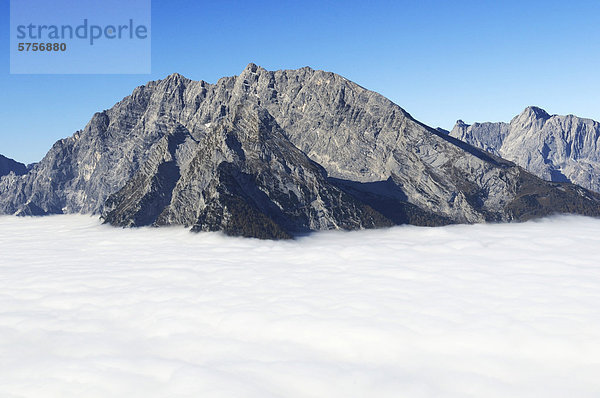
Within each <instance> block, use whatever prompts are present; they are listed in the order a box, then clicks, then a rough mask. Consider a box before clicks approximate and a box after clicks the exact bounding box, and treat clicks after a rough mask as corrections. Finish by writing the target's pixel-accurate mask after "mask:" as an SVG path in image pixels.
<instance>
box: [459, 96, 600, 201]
mask: <svg viewBox="0 0 600 398" xmlns="http://www.w3.org/2000/svg"><path fill="white" fill-rule="evenodd" d="M450 135H451V136H453V137H456V138H458V139H460V140H462V141H465V142H467V143H469V144H471V145H474V146H477V147H479V148H482V149H485V150H486V151H488V152H491V153H493V154H495V155H497V156H501V157H503V158H505V159H508V160H510V161H513V162H515V163H516V164H518V165H519V166H521V167H523V168H525V169H526V170H527V171H529V172H531V173H533V174H535V175H537V176H538V177H540V178H543V179H544V180H549V181H557V182H572V183H574V184H577V185H581V186H582V187H585V188H588V189H591V190H594V191H596V192H600V123H598V122H596V121H594V120H591V119H583V118H580V117H577V116H573V115H567V116H559V115H552V116H551V115H549V114H548V113H547V112H546V111H545V110H543V109H541V108H538V107H535V106H530V107H528V108H526V109H525V110H524V111H523V112H521V114H520V115H517V116H515V117H514V118H513V119H512V120H511V121H510V123H503V122H499V123H474V124H472V125H468V124H465V123H464V122H462V121H461V120H459V121H458V122H456V125H455V126H454V128H453V129H452V131H451V132H450Z"/></svg>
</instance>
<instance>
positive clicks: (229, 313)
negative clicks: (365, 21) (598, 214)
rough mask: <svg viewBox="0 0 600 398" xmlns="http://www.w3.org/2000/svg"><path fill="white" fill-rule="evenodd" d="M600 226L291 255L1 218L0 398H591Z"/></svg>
mask: <svg viewBox="0 0 600 398" xmlns="http://www.w3.org/2000/svg"><path fill="white" fill-rule="evenodd" d="M599 249H600V220H596V219H590V218H582V217H558V218H552V219H546V220H542V221H537V222H529V223H525V224H504V225H472V226H464V225H462V226H450V227H443V228H419V227H396V228H392V229H387V230H377V231H360V232H351V233H343V232H326V233H318V234H314V235H312V236H309V237H306V238H301V239H299V240H296V241H291V242H272V241H257V240H252V239H237V238H226V237H223V236H222V235H220V234H215V233H202V234H192V233H189V232H187V231H185V230H183V229H180V228H165V229H150V228H145V229H134V230H124V229H117V228H112V227H109V226H103V225H100V224H99V222H98V220H97V219H95V218H90V217H87V216H53V217H45V218H14V217H0V396H1V397H7V398H9V397H61V398H70V397H77V398H79V397H102V398H106V397H127V398H132V397H144V398H147V397H211V398H212V397H231V398H234V397H235V398H244V397H249V398H254V397H256V398H259V397H260V398H270V397H285V398H294V397H328V398H331V397H344V398H346V397H394V398H396V397H486V398H493V397H502V398H505V397H544V398H551V397H578V398H583V397H598V396H600V377H599V375H600V250H599Z"/></svg>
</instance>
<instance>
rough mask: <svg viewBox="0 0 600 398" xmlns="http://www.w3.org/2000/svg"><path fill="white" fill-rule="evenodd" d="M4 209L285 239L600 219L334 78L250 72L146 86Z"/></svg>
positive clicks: (4, 196)
mask: <svg viewBox="0 0 600 398" xmlns="http://www.w3.org/2000/svg"><path fill="white" fill-rule="evenodd" d="M0 212H2V213H8V214H20V215H43V214H55V213H75V212H81V213H93V214H100V215H101V216H102V217H103V219H104V220H105V221H106V222H108V223H110V224H114V225H119V226H141V225H154V226H159V225H185V226H188V227H191V228H192V229H193V230H209V231H214V230H223V231H225V232H226V233H228V234H231V235H242V236H253V237H260V238H286V237H290V236H294V235H296V234H301V233H305V232H308V231H315V230H324V229H359V228H374V227H381V226H387V225H392V224H402V223H410V224H416V225H444V224H449V223H465V222H467V223H470V222H483V221H513V220H526V219H529V218H532V217H538V216H544V215H548V214H552V213H557V212H567V213H579V214H587V215H599V213H600V195H597V194H594V193H592V192H589V191H587V190H585V189H583V188H581V187H577V186H574V185H571V184H568V183H550V182H546V181H543V180H541V179H539V178H537V177H535V176H533V175H531V174H529V173H527V172H526V171H524V170H523V169H522V168H520V167H518V166H516V165H515V164H514V163H511V162H509V161H506V160H504V159H502V158H500V157H497V156H495V155H493V154H490V153H487V152H485V151H483V150H481V149H478V148H475V147H473V146H471V145H468V144H466V143H464V142H462V141H460V140H458V139H456V138H454V137H451V136H449V135H448V134H446V133H445V132H443V131H440V130H436V129H432V128H430V127H428V126H426V125H424V124H423V123H421V122H419V121H417V120H415V119H413V118H412V117H411V116H410V114H408V113H407V112H406V111H404V110H403V109H402V108H400V107H399V106H398V105H396V104H394V103H392V102H391V101H389V100H388V99H386V98H385V97H383V96H381V95H380V94H377V93H375V92H372V91H369V90H366V89H364V88H363V87H361V86H359V85H357V84H355V83H353V82H351V81H349V80H347V79H345V78H343V77H341V76H339V75H336V74H334V73H330V72H324V71H317V70H313V69H311V68H308V67H305V68H301V69H298V70H279V71H274V72H272V71H267V70H265V69H263V68H261V67H259V66H257V65H254V64H249V65H248V66H247V67H246V68H245V69H244V70H243V71H242V73H241V74H240V75H239V76H232V77H225V78H222V79H220V80H219V81H218V82H217V83H216V84H209V83H207V82H204V81H192V80H189V79H186V78H184V77H183V76H181V75H179V74H172V75H170V76H168V77H167V78H165V79H163V80H159V81H152V82H149V83H148V84H146V85H144V86H140V87H138V88H136V89H135V90H134V91H133V93H132V94H131V95H130V96H128V97H126V98H124V99H123V100H122V101H120V102H119V103H117V104H116V105H115V106H113V107H112V108H111V109H109V110H105V111H103V112H99V113H97V114H95V115H94V116H93V117H92V119H91V121H90V122H89V123H88V125H87V126H86V127H85V128H84V129H83V130H81V131H78V132H76V133H75V134H74V135H73V136H71V137H69V138H66V139H63V140H60V141H58V142H57V143H56V144H54V146H53V147H52V148H51V149H50V151H49V152H48V154H47V155H46V156H45V157H44V158H43V159H42V160H41V161H40V162H39V163H37V164H35V165H34V166H33V167H32V169H31V170H30V171H29V173H28V174H26V175H24V176H13V175H11V176H7V177H3V178H2V179H1V180H0Z"/></svg>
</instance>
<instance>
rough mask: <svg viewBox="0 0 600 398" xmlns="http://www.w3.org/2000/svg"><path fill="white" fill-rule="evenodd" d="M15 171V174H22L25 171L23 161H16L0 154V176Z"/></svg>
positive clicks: (25, 167)
mask: <svg viewBox="0 0 600 398" xmlns="http://www.w3.org/2000/svg"><path fill="white" fill-rule="evenodd" d="M10 173H15V174H16V175H18V176H19V175H23V174H26V173H27V166H25V165H24V164H23V163H19V162H16V161H14V160H12V159H9V158H7V157H6V156H2V155H0V177H2V176H5V175H8V174H10Z"/></svg>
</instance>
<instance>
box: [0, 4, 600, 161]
mask: <svg viewBox="0 0 600 398" xmlns="http://www.w3.org/2000/svg"><path fill="white" fill-rule="evenodd" d="M0 1H1V4H2V6H1V9H0V14H1V16H0V25H1V26H2V28H1V29H0V39H1V40H0V54H2V57H3V59H2V63H1V69H0V87H1V94H0V123H1V124H0V153H1V154H4V155H6V156H9V157H12V158H15V159H17V160H19V161H22V162H34V161H38V160H39V159H41V157H42V156H43V155H44V154H45V153H46V151H47V150H48V149H49V148H50V146H51V145H52V144H53V143H54V142H55V141H56V140H57V139H59V138H63V137H67V136H70V135H71V134H73V132H75V131H76V130H78V129H81V128H83V127H84V126H85V124H86V123H87V122H88V120H89V119H90V117H91V116H92V115H93V113H94V112H96V111H100V110H103V109H107V108H110V107H111V106H112V105H113V104H114V103H115V102H117V101H119V100H120V99H122V98H123V97H124V96H126V95H128V94H129V93H130V92H131V91H132V90H133V89H134V88H135V87H136V86H138V85H141V84H144V83H145V82H147V81H148V80H156V79H160V78H163V77H164V76H166V75H168V74H170V73H173V72H179V73H181V74H183V75H184V76H186V77H188V78H191V79H195V80H200V79H204V80H206V81H209V82H216V81H217V80H218V78H219V77H222V76H231V75H236V74H238V73H239V72H240V71H241V70H242V69H243V68H244V67H245V66H246V65H247V64H248V63H249V62H254V63H257V64H259V65H261V66H263V67H265V68H267V69H269V70H275V69H291V68H298V67H302V66H306V65H308V66H311V67H313V68H315V69H324V70H328V71H333V72H336V73H339V74H341V75H343V76H345V77H347V78H349V79H351V80H353V81H355V82H357V83H358V84H360V85H362V86H364V87H366V88H368V89H371V90H375V91H378V92H380V93H382V94H383V95H385V96H387V97H388V98H390V99H391V100H393V101H394V102H396V103H397V104H399V105H400V106H402V107H403V108H404V109H406V110H407V111H408V112H410V113H411V114H412V115H413V116H414V117H416V118H417V119H419V120H421V121H422V122H424V123H426V124H429V125H431V126H434V127H437V126H440V127H444V128H447V129H449V128H451V127H452V126H453V125H454V122H455V121H456V119H463V120H465V121H466V122H467V123H469V122H474V121H508V120H510V119H511V118H512V117H513V116H514V115H516V114H518V113H519V112H521V110H522V109H523V108H525V107H526V106H527V105H538V106H541V107H543V108H545V109H546V110H547V111H548V112H550V113H558V114H568V113H573V114H576V115H580V116H584V117H590V118H593V119H596V120H600V72H599V71H600V25H599V24H598V17H599V15H600V1H598V0H593V1H585V0H582V1H570V2H566V1H537V0H532V1H512V0H506V1H486V0H479V1H462V0H456V1H428V0H419V1H415V0H411V1H389V2H387V1H370V2H367V1H364V0H361V1H353V0H346V1H322V0H321V1H293V2H292V1H260V0H257V1H239V2H238V1H223V0H219V1H211V2H207V1H201V0H200V1H192V0H186V1H182V0H169V1H167V0H164V1H162V0H154V1H153V2H152V74H150V75H10V74H9V37H8V35H9V29H8V25H9V3H8V1H7V0H0Z"/></svg>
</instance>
